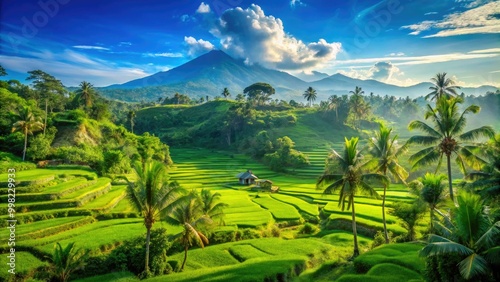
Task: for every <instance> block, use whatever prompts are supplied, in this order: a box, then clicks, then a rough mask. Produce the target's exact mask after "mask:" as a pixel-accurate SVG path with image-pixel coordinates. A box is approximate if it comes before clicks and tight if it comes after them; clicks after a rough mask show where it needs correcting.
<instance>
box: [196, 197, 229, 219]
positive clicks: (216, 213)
mask: <svg viewBox="0 0 500 282" xmlns="http://www.w3.org/2000/svg"><path fill="white" fill-rule="evenodd" d="M220 197H221V194H220V193H213V194H212V193H210V190H207V189H202V190H201V193H200V198H201V202H202V209H203V214H204V215H206V216H208V217H210V218H211V219H212V220H216V219H218V220H219V223H221V224H223V223H224V219H223V218H224V212H223V211H222V210H223V209H224V208H225V207H227V206H228V205H227V204H226V203H221V202H219V200H220Z"/></svg>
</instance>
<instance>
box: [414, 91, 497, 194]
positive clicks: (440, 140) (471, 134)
mask: <svg viewBox="0 0 500 282" xmlns="http://www.w3.org/2000/svg"><path fill="white" fill-rule="evenodd" d="M462 102H463V100H462V99H461V98H452V99H445V98H442V99H439V100H438V101H437V103H436V108H435V109H433V108H432V107H431V106H430V105H427V111H426V113H425V119H430V120H431V122H432V125H428V124H426V123H425V122H423V121H419V120H415V121H412V122H410V124H409V125H408V129H409V130H415V129H418V130H421V131H423V132H425V133H427V135H418V136H412V137H411V138H410V139H408V144H420V145H425V146H428V145H431V146H430V147H427V148H425V149H422V150H420V151H418V152H417V153H415V154H413V155H412V156H411V157H410V162H411V163H412V164H413V167H412V168H413V169H415V168H418V167H421V166H425V165H429V164H431V163H434V162H436V161H437V162H438V163H437V168H436V171H437V170H439V168H440V167H441V163H442V160H443V156H445V157H446V163H447V168H448V185H449V190H450V191H449V192H450V197H451V199H452V200H454V197H453V187H452V176H451V155H452V154H453V155H455V156H456V162H457V164H458V166H459V168H460V170H461V171H462V173H463V174H466V169H465V164H466V163H467V164H468V165H470V166H472V167H473V168H479V167H480V166H481V165H482V164H484V163H485V161H484V160H483V159H481V158H480V157H478V156H477V155H475V154H474V151H475V150H477V148H478V146H475V145H464V144H463V143H464V142H467V141H473V140H475V139H477V138H478V137H481V136H485V137H493V136H494V131H493V128H492V127H491V126H482V127H480V128H476V129H472V130H470V131H467V132H465V133H464V132H463V131H464V128H465V125H466V123H467V119H466V115H467V114H468V113H474V114H475V113H478V112H479V110H480V108H479V107H478V106H476V105H471V106H468V107H467V108H466V109H465V110H464V111H463V112H462V113H459V108H458V105H459V104H460V103H462Z"/></svg>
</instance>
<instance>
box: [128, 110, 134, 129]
mask: <svg viewBox="0 0 500 282" xmlns="http://www.w3.org/2000/svg"><path fill="white" fill-rule="evenodd" d="M135 116H136V114H135V111H134V110H131V111H129V112H128V114H127V117H128V120H129V121H130V132H132V133H134V125H135Z"/></svg>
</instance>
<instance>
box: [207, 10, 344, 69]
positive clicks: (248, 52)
mask: <svg viewBox="0 0 500 282" xmlns="http://www.w3.org/2000/svg"><path fill="white" fill-rule="evenodd" d="M210 32H211V33H212V34H213V35H214V36H215V37H217V38H219V39H220V43H221V45H222V48H223V49H224V50H225V51H227V52H228V53H230V54H231V55H232V56H234V57H239V58H243V59H244V60H245V62H247V63H249V64H254V63H258V64H261V65H263V66H265V67H268V68H275V69H281V70H297V69H302V70H308V69H313V68H315V67H318V66H320V65H322V64H323V63H325V62H328V61H330V60H333V59H335V58H336V55H337V54H338V53H339V52H340V51H341V44H340V43H335V42H332V43H329V42H327V41H326V40H324V39H319V40H318V42H312V43H304V42H302V41H301V40H299V39H297V38H295V37H293V36H292V35H290V34H288V33H286V32H285V30H284V26H283V22H282V21H281V20H280V19H279V18H275V17H273V16H266V15H265V14H264V11H263V10H262V9H261V7H259V6H258V5H255V4H252V5H251V6H250V7H249V8H247V9H245V10H243V9H242V8H240V7H238V8H235V9H228V10H226V11H225V12H224V13H223V14H222V16H221V17H220V19H218V20H217V21H216V24H215V26H214V27H213V28H212V29H211V30H210Z"/></svg>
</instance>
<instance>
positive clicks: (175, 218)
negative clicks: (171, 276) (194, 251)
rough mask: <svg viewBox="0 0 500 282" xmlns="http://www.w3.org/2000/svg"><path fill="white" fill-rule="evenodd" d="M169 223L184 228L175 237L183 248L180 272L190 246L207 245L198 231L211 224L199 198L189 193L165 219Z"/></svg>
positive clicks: (203, 236) (204, 237) (206, 240)
mask: <svg viewBox="0 0 500 282" xmlns="http://www.w3.org/2000/svg"><path fill="white" fill-rule="evenodd" d="M167 220H168V221H169V222H170V223H172V224H175V225H180V226H182V227H184V230H183V231H182V232H181V233H179V234H177V235H176V237H177V238H178V240H179V241H180V243H181V244H182V245H183V246H184V261H183V262H182V266H181V270H183V269H184V266H185V264H186V261H187V252H188V249H189V247H190V246H192V245H193V244H197V245H199V246H200V247H202V248H204V247H205V245H207V244H208V239H207V237H206V236H205V234H203V233H202V231H201V230H200V229H199V227H202V226H204V225H206V224H211V223H212V220H211V219H210V217H208V216H207V215H204V214H203V204H202V202H201V198H200V196H199V195H198V194H197V193H195V192H191V193H189V194H188V195H186V196H185V197H183V198H182V200H181V201H180V203H179V204H178V205H177V206H176V207H175V208H174V209H173V210H172V212H171V213H170V214H169V215H168V219H167Z"/></svg>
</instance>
